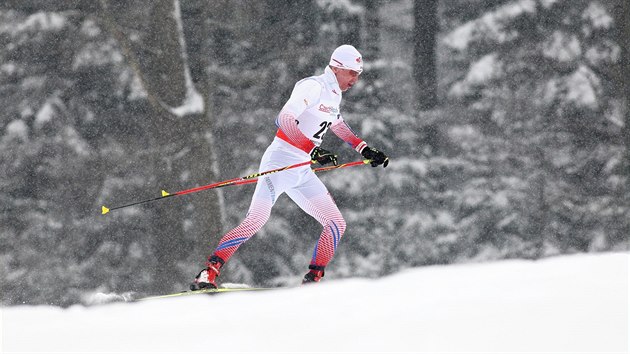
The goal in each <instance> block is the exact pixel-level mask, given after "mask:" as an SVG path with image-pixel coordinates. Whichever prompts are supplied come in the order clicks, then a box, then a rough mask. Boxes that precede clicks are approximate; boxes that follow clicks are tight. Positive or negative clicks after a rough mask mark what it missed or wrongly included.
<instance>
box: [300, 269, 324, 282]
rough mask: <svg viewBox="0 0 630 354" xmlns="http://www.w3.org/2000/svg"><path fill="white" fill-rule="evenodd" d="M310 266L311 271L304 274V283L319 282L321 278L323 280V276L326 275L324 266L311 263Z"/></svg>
mask: <svg viewBox="0 0 630 354" xmlns="http://www.w3.org/2000/svg"><path fill="white" fill-rule="evenodd" d="M308 268H309V269H310V271H309V272H308V273H306V275H304V279H302V285H304V284H308V283H318V282H319V281H320V280H322V277H323V276H324V267H322V266H315V265H310V266H308Z"/></svg>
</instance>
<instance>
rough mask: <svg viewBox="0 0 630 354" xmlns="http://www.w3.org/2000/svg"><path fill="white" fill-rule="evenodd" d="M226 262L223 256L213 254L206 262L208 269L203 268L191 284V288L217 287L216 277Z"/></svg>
mask: <svg viewBox="0 0 630 354" xmlns="http://www.w3.org/2000/svg"><path fill="white" fill-rule="evenodd" d="M223 263H225V262H224V261H223V260H222V259H221V258H219V257H216V256H212V257H210V258H209V259H208V262H207V263H206V269H202V270H201V271H200V272H199V274H197V276H196V277H195V279H194V280H193V282H192V283H191V284H190V290H200V289H216V288H217V283H216V279H217V277H218V276H219V274H221V273H220V272H219V269H221V266H223Z"/></svg>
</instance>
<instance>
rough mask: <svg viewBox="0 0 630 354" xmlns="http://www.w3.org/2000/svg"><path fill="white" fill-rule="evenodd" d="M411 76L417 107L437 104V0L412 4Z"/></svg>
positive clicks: (426, 107)
mask: <svg viewBox="0 0 630 354" xmlns="http://www.w3.org/2000/svg"><path fill="white" fill-rule="evenodd" d="M413 18H414V27H413V52H414V63H413V77H414V80H415V83H416V93H417V94H416V97H417V101H416V104H417V107H418V109H421V110H429V109H433V108H434V107H435V106H436V105H437V70H436V38H437V34H438V30H439V23H438V0H416V1H414V5H413Z"/></svg>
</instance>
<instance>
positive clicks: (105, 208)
mask: <svg viewBox="0 0 630 354" xmlns="http://www.w3.org/2000/svg"><path fill="white" fill-rule="evenodd" d="M101 213H102V214H103V215H105V214H107V213H109V208H107V207H106V206H105V205H103V206H102V207H101Z"/></svg>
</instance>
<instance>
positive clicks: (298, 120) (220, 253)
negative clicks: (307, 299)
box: [190, 45, 389, 290]
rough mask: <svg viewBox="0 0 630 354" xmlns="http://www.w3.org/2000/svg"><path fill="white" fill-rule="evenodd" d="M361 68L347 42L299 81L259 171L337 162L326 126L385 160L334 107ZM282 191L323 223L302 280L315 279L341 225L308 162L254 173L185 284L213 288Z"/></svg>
mask: <svg viewBox="0 0 630 354" xmlns="http://www.w3.org/2000/svg"><path fill="white" fill-rule="evenodd" d="M362 71H363V59H362V57H361V54H360V53H359V52H358V51H357V50H356V49H355V48H354V47H353V46H351V45H342V46H340V47H338V48H337V49H335V50H334V52H333V53H332V55H331V58H330V62H329V63H328V66H327V67H326V68H325V70H324V74H322V75H319V76H311V77H307V78H305V79H303V80H301V81H298V82H297V83H296V84H295V87H294V88H293V92H292V93H291V97H290V98H289V100H288V101H287V102H286V104H285V105H284V107H283V108H282V110H281V111H280V113H279V114H278V117H277V118H276V126H277V127H278V131H277V133H276V136H275V138H274V139H273V142H272V143H271V144H270V145H269V147H267V150H266V151H265V153H264V154H263V156H262V159H261V162H260V171H265V170H269V169H275V168H280V167H283V166H287V165H290V164H295V163H300V162H303V161H308V159H311V160H312V161H316V162H318V163H319V164H321V165H325V164H329V163H332V164H333V165H337V155H335V154H333V153H332V152H330V151H327V150H325V149H323V148H321V147H319V145H320V144H321V142H322V139H323V138H324V134H325V133H326V132H327V131H328V129H330V130H332V131H333V133H335V134H336V135H337V136H338V137H339V138H341V139H343V140H344V141H345V142H346V143H348V144H349V145H350V146H352V147H353V148H354V149H355V150H356V151H357V152H359V153H361V155H362V156H363V157H364V158H366V159H369V160H371V161H372V162H371V165H372V166H373V167H376V166H379V165H383V167H386V166H387V164H388V163H389V159H388V157H387V156H386V155H385V154H384V153H382V152H381V151H379V150H377V149H374V148H372V147H369V146H367V144H366V143H365V141H363V140H361V139H360V138H358V137H357V136H356V135H355V134H354V132H353V131H352V130H351V129H350V127H349V126H348V125H347V123H346V122H345V121H344V120H343V118H342V116H341V114H340V113H339V105H340V103H341V94H342V92H345V91H346V90H348V89H349V88H351V87H352V86H353V85H355V84H356V83H357V81H358V80H359V75H360V74H361V72H362ZM282 193H286V194H287V195H288V196H289V197H290V198H291V199H292V200H293V201H294V202H295V203H296V204H297V205H299V206H300V208H302V210H304V211H305V212H306V213H308V214H309V215H311V216H312V217H314V218H315V219H316V220H317V221H319V222H320V223H321V224H322V226H323V227H324V229H323V231H322V233H321V235H320V237H319V240H318V242H317V245H316V246H315V250H314V252H313V257H312V259H311V262H310V265H309V267H308V268H309V272H308V273H307V274H306V275H305V276H304V279H303V280H302V283H303V284H304V283H310V282H319V281H320V279H321V278H322V277H323V276H324V268H325V267H326V265H327V264H328V262H330V260H331V259H332V257H333V254H334V253H335V249H336V248H337V246H338V244H339V241H340V240H341V237H342V236H343V233H344V231H345V229H346V222H345V220H344V218H343V217H342V216H341V213H340V212H339V209H338V208H337V205H336V204H335V201H334V200H333V198H332V196H331V195H330V193H329V192H328V190H327V189H326V186H324V184H323V183H322V182H321V181H320V179H319V178H318V177H317V176H316V175H315V173H314V172H313V171H312V169H311V168H310V166H303V167H299V168H294V169H291V170H286V171H282V172H278V173H274V174H270V175H267V176H265V177H264V178H259V179H258V182H257V184H256V189H255V191H254V195H253V197H252V201H251V204H250V207H249V211H248V212H247V215H246V216H245V219H244V220H243V221H242V222H241V224H240V225H238V226H237V227H236V228H234V229H232V230H231V231H229V232H228V233H226V234H225V235H224V236H223V237H222V238H221V240H220V241H219V244H218V245H217V247H216V249H215V250H214V253H213V254H212V255H211V256H210V257H209V258H208V261H207V263H206V268H204V269H203V270H202V271H201V272H199V274H197V276H196V277H195V279H194V280H193V283H192V284H191V285H190V288H191V289H192V290H197V289H203V288H216V287H217V285H216V278H217V277H218V276H219V273H220V269H221V267H222V266H223V265H224V264H225V262H227V261H228V260H229V259H230V257H231V256H232V255H233V254H234V252H235V251H236V249H237V248H238V247H239V246H240V245H242V244H243V243H244V242H245V241H247V240H248V239H249V238H250V237H252V236H253V235H254V234H255V233H256V232H258V230H260V229H261V228H262V227H263V225H264V224H265V223H266V222H267V220H268V219H269V216H270V214H271V208H272V207H273V205H274V203H275V202H276V200H277V199H278V197H279V196H280V195H281V194H282Z"/></svg>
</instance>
